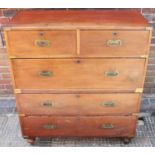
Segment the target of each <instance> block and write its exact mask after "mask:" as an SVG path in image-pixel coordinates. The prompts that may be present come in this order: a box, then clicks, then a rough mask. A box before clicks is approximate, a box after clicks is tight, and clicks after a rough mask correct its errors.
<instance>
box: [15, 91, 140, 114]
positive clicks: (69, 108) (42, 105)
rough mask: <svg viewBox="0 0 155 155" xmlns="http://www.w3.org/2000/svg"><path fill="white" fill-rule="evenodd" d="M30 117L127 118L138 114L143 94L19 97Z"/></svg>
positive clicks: (25, 95)
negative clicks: (112, 116) (85, 116)
mask: <svg viewBox="0 0 155 155" xmlns="http://www.w3.org/2000/svg"><path fill="white" fill-rule="evenodd" d="M16 99H17V108H18V112H19V113H24V114H27V115H125V114H128V115H129V114H132V113H137V112H138V110H139V104H140V95H139V94H130V93H124V94H120V93H119V94H17V95H16Z"/></svg>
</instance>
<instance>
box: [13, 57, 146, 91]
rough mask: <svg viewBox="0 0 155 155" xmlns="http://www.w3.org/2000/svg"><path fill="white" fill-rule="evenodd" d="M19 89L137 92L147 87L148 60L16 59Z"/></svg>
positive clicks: (14, 61)
mask: <svg viewBox="0 0 155 155" xmlns="http://www.w3.org/2000/svg"><path fill="white" fill-rule="evenodd" d="M12 64H13V72H14V77H15V84H16V88H20V89H31V90H32V89H37V90H77V89H79V90H80V89H84V90H86V89H87V90H88V89H89V90H90V89H104V90H135V89H136V88H139V87H143V80H144V79H143V77H144V72H145V70H144V66H145V60H144V59H79V60H77V59H14V60H13V61H12Z"/></svg>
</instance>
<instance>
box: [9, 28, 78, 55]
mask: <svg viewBox="0 0 155 155" xmlns="http://www.w3.org/2000/svg"><path fill="white" fill-rule="evenodd" d="M8 45H9V54H10V55H11V56H15V57H20V58H35V57H52V56H56V57H59V56H73V55H76V31H72V30H71V31H70V30H65V31H63V30H60V31H56V30H55V31H39V30H38V31H23V30H22V31H8Z"/></svg>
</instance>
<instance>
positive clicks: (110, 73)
mask: <svg viewBox="0 0 155 155" xmlns="http://www.w3.org/2000/svg"><path fill="white" fill-rule="evenodd" d="M118 75H119V72H118V71H112V70H111V71H107V72H105V76H108V77H115V76H118Z"/></svg>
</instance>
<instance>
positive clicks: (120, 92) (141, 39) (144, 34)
mask: <svg viewBox="0 0 155 155" xmlns="http://www.w3.org/2000/svg"><path fill="white" fill-rule="evenodd" d="M38 13H39V14H40V18H38V16H37V15H38ZM114 13H115V17H113V16H112V14H114ZM77 14H78V15H77ZM83 15H84V16H83ZM125 16H128V18H126V17H125ZM130 16H132V18H130ZM21 17H23V18H21ZM32 17H33V19H34V20H33V19H32ZM35 17H36V18H35ZM10 25H11V26H10V27H9V26H8V27H6V28H5V38H6V43H7V50H8V55H9V58H10V66H11V71H12V78H13V84H14V90H15V95H16V99H17V109H18V112H19V115H20V122H21V128H22V133H23V136H24V137H27V138H32V137H33V138H34V137H54V136H105V137H128V138H131V137H133V136H134V135H135V129H136V122H137V116H136V115H137V114H138V113H139V108H140V100H141V93H142V91H143V85H144V79H145V74H146V65H147V61H148V51H149V44H150V38H151V28H150V27H149V26H148V24H147V22H146V21H145V19H144V18H143V17H142V16H141V15H140V14H139V13H136V12H132V11H131V12H128V11H125V12H122V11H116V12H113V11H110V12H109V11H108V12H107V11H105V12H104V11H96V12H94V11H82V12H81V11H69V12H65V11H47V12H46V11H40V12H39V11H38V12H37V11H36V12H35V11H30V12H25V11H23V12H21V13H19V14H17V16H16V17H15V18H14V19H13V20H12V21H11V22H10Z"/></svg>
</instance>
